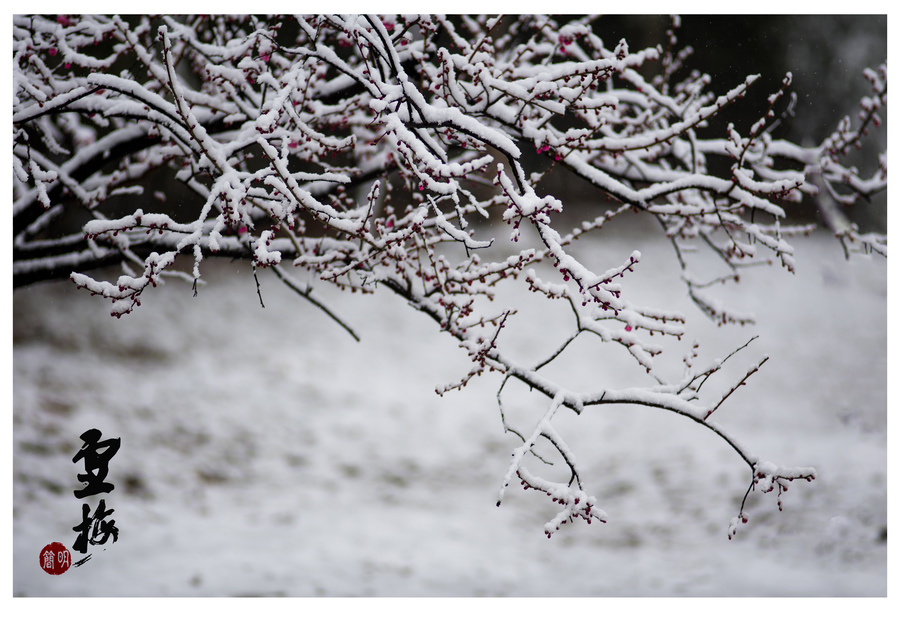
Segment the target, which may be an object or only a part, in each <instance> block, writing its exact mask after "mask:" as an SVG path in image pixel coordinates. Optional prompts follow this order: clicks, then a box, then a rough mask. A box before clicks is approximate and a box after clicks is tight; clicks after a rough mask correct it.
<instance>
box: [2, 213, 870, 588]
mask: <svg viewBox="0 0 900 636" xmlns="http://www.w3.org/2000/svg"><path fill="white" fill-rule="evenodd" d="M794 244H795V246H796V248H797V263H798V266H797V273H796V275H793V276H792V275H790V274H788V273H787V272H786V271H784V270H782V269H780V268H778V267H777V266H776V267H772V268H759V269H755V270H750V271H748V272H747V273H746V274H745V275H744V277H743V279H742V282H741V284H740V285H737V286H728V287H721V288H719V289H717V290H716V293H717V294H718V296H719V297H720V298H721V299H722V300H723V302H727V303H729V304H730V305H731V306H733V307H735V308H740V309H746V310H749V311H752V312H754V313H755V315H756V317H757V321H758V322H757V324H756V325H752V326H746V327H734V326H731V327H724V328H718V327H715V326H714V325H713V324H711V323H710V322H709V321H708V320H707V319H706V318H704V317H703V316H702V315H701V314H700V313H699V312H698V311H697V310H696V309H694V308H693V307H692V306H691V304H690V302H689V300H688V299H687V298H686V294H685V289H684V286H683V285H682V284H681V283H680V281H679V279H678V270H677V267H676V263H675V260H674V256H673V254H672V251H671V248H670V247H669V246H668V244H667V243H665V242H664V241H662V240H660V238H659V237H658V236H654V235H653V234H649V233H646V232H644V231H643V230H640V228H638V230H634V229H632V228H630V227H628V226H621V227H618V228H616V227H612V231H610V232H607V233H606V235H605V238H604V239H603V240H600V241H596V240H595V241H592V242H583V243H581V244H580V245H579V246H578V254H579V255H580V256H581V257H582V258H584V261H583V262H585V264H586V265H588V266H592V267H594V268H595V269H596V270H599V271H603V270H604V269H606V268H607V267H609V266H612V265H613V264H615V263H618V262H621V261H622V260H623V259H624V258H625V257H626V256H627V255H628V254H630V253H631V251H632V250H634V249H638V250H640V251H641V252H642V254H643V259H642V262H641V265H640V266H639V267H638V268H637V271H636V273H635V274H634V275H633V276H632V277H631V278H630V279H626V280H625V281H624V286H625V290H626V292H625V293H626V294H629V293H630V294H631V299H632V300H633V301H634V302H638V303H640V304H644V305H651V306H655V307H660V308H671V309H679V310H681V311H683V312H684V313H685V314H686V315H687V316H688V333H689V336H688V337H686V338H684V339H683V340H682V342H680V343H678V342H674V341H673V344H674V346H671V345H670V349H669V351H668V353H667V354H666V355H665V356H664V357H665V359H663V360H662V361H661V362H660V364H661V365H662V366H661V368H667V367H666V365H669V367H670V369H671V370H670V373H671V374H673V375H674V378H673V379H678V378H679V377H680V371H679V369H680V364H681V358H682V356H683V355H684V354H685V353H686V351H687V350H688V349H689V347H690V345H691V343H692V341H693V339H697V340H699V341H700V342H701V348H700V352H701V359H702V360H710V359H713V358H721V357H724V356H725V355H727V354H728V353H730V352H731V351H732V350H733V349H735V348H736V347H738V346H740V345H742V344H744V343H745V342H746V341H747V340H748V339H750V337H752V336H754V335H758V336H759V338H758V339H757V340H756V341H754V342H753V343H752V344H751V345H750V346H749V347H747V348H746V349H744V350H743V351H741V352H740V353H739V354H738V355H736V356H734V358H732V359H731V360H729V361H728V364H727V365H726V367H725V369H724V370H723V372H722V374H721V375H723V376H724V377H723V378H722V379H721V385H722V386H725V385H726V384H728V383H730V382H734V381H736V380H737V379H739V378H740V376H741V374H742V373H743V372H744V370H745V369H746V368H748V367H749V366H751V365H752V364H754V363H755V362H757V361H758V360H759V359H761V358H762V357H764V356H766V355H769V356H770V357H771V359H770V360H769V361H768V362H767V363H766V364H765V365H763V367H762V369H761V370H760V372H758V373H757V374H755V375H754V376H752V377H751V378H750V380H749V381H748V383H747V386H745V387H743V388H742V389H741V390H740V391H739V392H737V393H736V394H735V395H733V396H732V397H731V399H730V400H729V402H726V404H725V405H724V406H723V407H722V408H721V409H720V411H719V412H718V413H717V416H718V419H717V421H718V422H721V423H727V426H728V427H729V429H730V430H733V431H735V434H737V435H738V437H739V439H740V440H742V441H743V443H744V444H745V446H746V447H747V448H748V449H749V450H750V451H751V452H753V453H756V454H759V455H762V456H764V457H765V458H768V459H770V460H771V461H774V462H776V463H780V464H784V465H801V466H802V465H812V466H815V467H816V468H817V470H818V475H819V477H818V479H817V480H816V481H814V482H812V483H809V484H807V483H802V484H796V485H792V487H791V488H790V491H789V492H787V493H786V494H785V495H784V507H785V510H784V511H783V512H778V510H777V505H776V500H775V495H774V494H769V495H762V494H759V493H753V494H751V496H750V502H749V504H748V509H747V511H748V514H749V517H750V523H749V524H747V525H745V526H743V527H741V528H740V529H739V532H738V535H737V536H736V537H735V539H734V540H732V541H729V540H728V539H727V528H728V523H729V520H730V519H731V518H732V517H733V516H735V515H736V514H737V512H738V509H739V507H740V501H741V498H742V497H743V495H744V492H745V490H746V488H747V485H748V477H749V474H748V469H747V467H746V465H745V464H743V463H742V462H741V460H740V459H739V457H738V456H737V455H736V454H734V452H733V451H731V450H730V449H729V448H728V447H727V446H726V445H725V444H724V442H722V441H721V440H720V439H719V438H718V437H716V436H715V435H713V434H712V433H710V432H709V431H707V430H705V429H703V428H701V427H698V426H697V425H696V424H694V423H692V422H690V421H687V420H684V419H681V418H678V417H676V416H674V415H672V414H669V413H666V412H655V411H652V410H650V409H645V408H640V407H625V406H622V407H604V408H596V407H595V408H592V409H588V410H586V411H585V412H584V413H583V414H582V415H580V416H575V415H573V414H568V413H566V414H561V415H560V416H559V418H560V419H559V420H558V423H557V429H558V430H559V431H560V432H561V433H562V434H563V435H565V436H567V439H568V441H569V445H570V446H571V447H572V448H573V450H574V452H575V453H576V456H577V458H578V460H579V462H580V464H581V465H582V466H583V469H584V474H585V478H586V486H587V488H588V489H593V492H594V494H596V496H597V497H598V505H599V506H600V507H601V508H603V509H604V510H605V511H606V512H607V514H608V516H609V522H608V523H606V524H599V523H595V524H592V525H590V526H588V525H586V524H584V523H583V522H581V523H578V524H576V525H575V526H574V527H573V526H565V527H564V528H563V530H562V531H560V532H559V533H557V534H556V535H554V536H553V537H552V538H551V539H550V540H548V539H547V537H546V536H545V535H544V534H543V527H542V526H543V523H544V522H545V521H547V520H549V518H550V517H552V516H553V514H555V508H554V506H553V504H551V503H550V502H549V501H548V500H547V499H546V497H543V496H540V495H538V494H535V493H534V492H533V491H527V492H523V491H522V490H521V489H519V488H518V487H516V488H511V489H510V491H509V492H508V493H507V495H506V498H505V499H504V502H503V505H502V506H501V507H499V508H497V507H496V506H495V502H496V497H497V492H498V489H499V487H500V486H501V485H502V484H501V480H502V477H503V474H504V472H505V470H506V467H507V462H508V458H509V456H510V452H511V451H512V449H513V448H515V447H516V446H517V444H518V442H519V440H518V439H517V438H515V437H513V436H511V435H504V433H503V428H502V425H501V423H500V419H499V414H498V410H497V405H496V396H495V394H496V391H497V387H498V386H499V382H500V379H501V378H500V377H499V376H497V375H492V376H484V377H482V378H480V379H478V380H477V381H474V382H473V383H472V384H470V386H469V387H468V388H466V389H465V390H463V391H461V392H455V391H454V392H453V393H451V394H447V395H445V396H444V397H439V396H437V395H436V394H435V391H434V387H435V386H436V385H438V384H444V383H448V382H452V381H455V380H457V379H458V378H460V377H461V376H462V375H463V374H464V373H465V371H466V370H467V369H468V367H469V363H468V359H467V357H466V356H465V353H464V352H463V351H462V350H460V349H458V348H457V347H456V346H455V345H454V343H453V342H452V339H451V338H449V337H448V336H446V335H445V334H441V333H440V332H439V331H438V329H437V326H436V325H435V324H434V323H432V322H431V321H430V320H429V319H427V318H426V317H424V316H422V315H419V314H416V313H415V312H414V311H411V310H410V309H409V308H408V307H406V306H405V305H404V303H403V301H402V300H401V299H399V298H397V297H396V296H394V295H392V294H391V293H390V292H389V291H388V290H380V291H379V293H376V294H374V295H367V296H364V297H363V296H360V295H358V294H357V295H351V294H348V293H338V292H337V291H336V290H333V289H330V288H329V287H328V286H327V285H325V284H319V285H318V286H317V287H316V289H317V291H318V292H319V293H320V296H321V297H322V298H324V299H325V300H326V302H327V303H328V305H329V306H330V307H331V308H332V309H333V310H334V311H335V312H336V313H337V314H338V315H339V316H341V317H342V318H343V319H344V320H346V321H347V322H348V323H349V324H350V325H351V326H352V327H353V328H354V329H356V330H357V332H358V333H359V334H360V336H361V339H362V341H361V342H360V343H357V342H355V341H354V340H353V339H352V338H350V336H349V335H348V334H347V333H346V332H344V331H343V330H342V329H341V328H340V327H339V326H338V325H337V324H336V323H334V322H333V321H331V320H330V319H329V318H328V317H327V316H326V315H325V314H323V313H322V312H321V311H319V310H318V309H317V308H315V307H314V306H312V305H311V304H310V303H308V302H307V301H305V300H304V299H303V298H301V297H299V296H297V295H296V294H294V293H293V292H291V291H290V290H289V289H287V288H286V287H285V286H284V285H283V284H281V283H280V282H279V281H278V280H277V279H276V278H275V277H274V276H273V275H271V274H270V273H268V272H264V271H263V272H260V282H261V285H262V289H261V291H262V295H263V299H264V301H265V306H266V307H265V309H263V308H261V307H260V304H259V301H258V298H257V295H256V288H255V284H254V281H253V277H252V274H251V272H250V271H249V269H248V268H247V266H246V265H245V264H242V263H227V262H225V263H222V262H220V263H211V262H206V263H204V266H205V268H206V269H205V270H204V271H205V276H206V277H207V279H208V280H209V281H210V284H208V285H206V286H203V287H201V288H200V290H199V295H198V297H196V298H193V297H192V295H191V290H190V286H189V285H187V284H184V283H182V282H179V281H172V282H169V283H168V284H167V285H165V286H164V287H161V288H159V289H154V290H149V291H148V293H147V294H145V297H144V299H143V306H142V307H141V308H140V309H138V310H137V311H136V312H135V313H134V314H133V315H131V316H126V317H125V318H122V319H121V320H116V319H114V318H111V317H110V316H109V305H108V303H107V302H106V301H104V300H102V299H100V298H92V297H90V295H89V294H87V293H85V292H79V291H76V290H75V289H74V286H73V285H71V284H70V283H67V282H62V283H52V284H43V285H38V286H34V287H32V288H28V289H23V290H18V291H16V292H15V293H14V295H13V310H14V312H13V313H14V316H13V345H14V346H13V405H12V406H13V418H12V419H13V435H12V459H13V466H12V467H13V488H12V495H13V502H12V503H13V545H12V547H13V551H12V560H13V578H12V580H13V585H12V592H13V595H14V596H54V597H55V596H92V597H93V596H100V597H108V596H114V597H119V596H140V597H144V596H164V597H169V596H191V597H194V596H290V597H295V596H301V597H317V596H325V597H334V596H341V597H343V596H376V597H384V596H402V597H436V596H442V597H444V596H452V597H473V596H486V597H505V596H542V597H563V596H566V597H571V596H574V597H608V596H617V597H623V596H636V597H648V596H651V597H659V596H677V597H684V596H704V597H705V596H729V597H731V596H763V597H781V596H790V597H793V596H867V597H873V596H874V597H879V596H881V597H883V596H885V595H886V594H887V541H886V532H887V273H886V272H887V266H886V261H885V259H883V258H881V257H878V256H874V257H865V256H855V257H853V258H852V259H851V260H850V261H849V262H848V261H846V260H844V257H843V252H842V250H841V248H840V246H839V244H837V243H836V242H835V241H833V240H832V239H830V238H829V237H828V236H825V235H819V234H816V235H814V236H812V237H810V238H808V239H796V240H795V241H794ZM523 295H524V296H525V298H524V299H523ZM531 296H532V295H531V294H527V293H525V292H521V291H518V290H516V289H514V288H508V289H504V290H502V293H501V297H500V298H499V300H498V302H499V303H501V304H502V303H504V299H512V300H515V301H516V302H524V303H525V304H526V310H525V311H523V312H520V313H519V314H518V315H516V316H515V317H514V318H513V319H511V320H510V322H509V329H508V330H507V332H505V333H504V335H503V336H502V343H504V344H506V345H507V346H509V347H511V348H512V350H514V351H516V352H518V354H519V357H520V358H521V359H522V360H534V359H541V358H543V357H545V356H546V355H548V354H549V353H550V352H552V351H553V350H554V349H555V348H556V346H557V344H558V340H559V337H561V336H556V334H563V335H565V334H567V333H568V329H569V328H570V326H571V318H570V316H568V315H567V313H566V309H565V306H564V305H562V304H559V305H554V304H550V303H547V302H546V301H544V302H541V299H539V298H537V297H534V299H533V300H529V298H530V297H531ZM554 337H556V339H554ZM616 349H617V348H616V347H609V346H605V347H604V346H599V345H597V344H594V343H591V341H590V339H586V340H585V341H584V343H583V345H582V346H581V347H580V348H579V349H578V350H577V351H574V352H573V353H572V354H571V355H569V356H568V357H563V358H561V359H560V360H558V361H557V362H554V367H553V370H554V373H556V374H557V375H556V377H558V378H560V379H567V380H568V381H570V382H573V383H576V384H577V385H589V386H602V385H608V386H625V385H626V384H625V383H627V382H634V381H641V379H642V378H641V376H642V375H643V374H642V373H640V369H637V370H635V369H633V368H632V367H633V366H634V365H633V363H630V362H629V360H630V358H629V357H628V356H627V355H625V356H623V355H622V354H621V352H618V351H616ZM504 405H505V407H506V409H507V415H508V417H509V418H510V422H511V423H515V424H516V425H517V426H519V428H520V429H522V430H529V429H527V428H526V427H528V426H530V425H532V424H533V423H534V422H535V420H536V418H538V417H539V416H540V414H541V413H542V408H543V407H544V405H545V403H544V402H543V401H541V400H538V399H537V398H536V397H534V396H531V395H529V394H528V393H527V392H526V391H524V390H522V389H521V388H518V387H511V388H510V389H509V390H508V391H506V392H505V393H504ZM89 428H98V429H100V430H101V431H102V432H103V436H104V438H107V437H121V439H122V446H121V450H120V451H119V452H118V454H117V455H116V456H115V457H114V458H113V460H112V461H111V462H110V475H109V481H111V482H112V483H113V484H115V490H114V491H113V492H111V493H109V494H108V495H107V496H106V500H107V504H108V505H109V506H111V507H112V508H114V509H115V513H114V515H113V518H114V519H115V521H116V525H117V527H118V528H119V529H120V535H119V540H118V542H116V543H114V544H107V545H106V546H105V547H106V549H105V550H100V549H98V548H99V546H97V547H94V548H93V550H92V552H93V558H92V560H91V561H89V562H88V563H86V564H85V565H83V566H82V567H79V568H74V569H71V570H70V571H69V572H67V573H66V574H64V575H62V576H48V575H47V574H46V573H45V572H44V571H43V570H41V568H40V567H39V564H38V555H39V552H40V550H41V548H42V547H43V546H44V545H46V544H47V543H50V542H51V541H62V542H63V543H65V544H67V545H71V544H72V542H73V541H74V539H75V533H74V532H73V530H72V527H73V526H74V525H76V524H77V523H78V522H79V521H80V512H81V511H80V504H81V502H80V501H79V500H76V499H75V497H74V496H73V493H72V491H73V489H74V488H76V487H78V485H79V484H78V482H77V481H76V477H75V475H76V473H77V472H78V470H79V469H80V468H81V467H82V466H81V465H80V464H79V465H76V464H73V462H72V457H73V456H74V454H75V452H76V451H77V449H78V447H79V446H80V440H78V436H79V435H80V434H81V433H83V432H84V431H85V430H87V429H89Z"/></svg>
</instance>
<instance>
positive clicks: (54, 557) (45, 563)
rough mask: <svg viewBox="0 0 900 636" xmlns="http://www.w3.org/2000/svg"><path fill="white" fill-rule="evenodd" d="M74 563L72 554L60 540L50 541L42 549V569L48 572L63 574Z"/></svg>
mask: <svg viewBox="0 0 900 636" xmlns="http://www.w3.org/2000/svg"><path fill="white" fill-rule="evenodd" d="M71 565H72V554H71V553H70V552H69V549H68V548H67V547H66V546H64V545H63V544H62V543H60V542H58V541H54V542H53V543H48V544H47V545H45V546H44V549H43V550H41V569H43V570H44V572H46V573H47V574H53V575H57V574H62V573H63V572H65V571H66V570H68V569H69V566H71Z"/></svg>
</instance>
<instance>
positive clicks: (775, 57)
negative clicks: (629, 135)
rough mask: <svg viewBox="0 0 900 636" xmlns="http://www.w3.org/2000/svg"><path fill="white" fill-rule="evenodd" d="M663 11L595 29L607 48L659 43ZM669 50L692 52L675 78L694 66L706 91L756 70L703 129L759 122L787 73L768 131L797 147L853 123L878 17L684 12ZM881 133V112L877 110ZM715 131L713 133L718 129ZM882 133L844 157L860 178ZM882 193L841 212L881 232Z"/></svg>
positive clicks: (882, 20) (876, 56) (606, 21)
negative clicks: (743, 92) (788, 98)
mask: <svg viewBox="0 0 900 636" xmlns="http://www.w3.org/2000/svg"><path fill="white" fill-rule="evenodd" d="M671 25H672V19H671V17H669V16H653V15H645V16H615V15H611V16H603V17H601V18H600V19H598V20H597V21H596V22H595V23H594V30H595V32H596V33H597V34H598V35H600V36H601V37H602V38H603V39H604V43H605V44H606V46H607V47H610V46H614V45H615V43H616V42H618V41H619V40H620V39H622V38H625V39H626V40H627V42H628V45H629V49H630V50H631V51H636V50H639V49H643V48H647V47H653V46H656V45H657V44H661V45H663V47H665V45H666V42H667V41H668V35H667V31H668V30H669V29H670V28H671ZM675 33H676V37H677V44H676V47H675V48H676V50H679V49H682V48H684V47H685V46H690V47H691V48H692V49H693V53H692V54H691V55H690V57H688V58H687V59H686V61H685V63H684V69H683V70H682V75H684V76H686V75H687V74H688V73H689V72H690V71H691V70H694V69H696V70H698V71H700V72H701V73H705V74H707V75H709V76H710V78H711V80H712V82H711V84H710V90H712V91H714V92H715V93H716V94H721V93H724V92H726V91H728V90H730V89H731V88H733V87H734V86H736V85H737V84H739V83H740V82H742V81H743V80H744V79H745V78H746V77H747V75H753V74H757V73H758V74H761V75H762V77H761V78H760V79H759V81H758V82H757V83H756V84H755V85H754V86H753V87H751V89H750V91H749V92H748V94H747V98H746V99H743V100H740V101H739V102H737V103H735V104H733V105H732V106H730V107H729V109H728V110H727V111H725V113H723V115H725V117H723V118H718V121H714V122H711V124H710V132H713V131H716V132H719V131H722V132H724V130H725V126H726V125H727V124H728V123H729V122H733V123H734V124H735V126H736V127H737V128H738V130H742V131H747V130H749V128H750V126H752V125H753V123H754V122H755V121H756V120H757V119H759V117H760V116H761V114H762V113H763V109H764V108H765V106H766V101H765V100H766V98H767V97H768V96H769V95H770V94H772V93H774V92H775V91H776V90H778V88H779V86H780V85H781V82H782V80H783V79H784V76H785V74H786V73H787V72H790V73H791V74H792V76H793V80H792V84H791V90H792V91H794V92H795V93H796V94H797V104H796V106H795V108H794V117H792V118H788V119H786V120H785V121H784V122H783V123H782V124H781V125H780V126H779V127H778V129H776V131H775V132H774V134H776V135H777V136H779V137H781V138H784V139H787V140H789V141H792V142H794V143H797V144H802V145H817V144H819V143H821V141H822V140H823V139H824V138H825V137H826V136H828V135H829V134H830V133H831V132H833V131H834V129H835V128H836V126H837V125H838V122H840V120H841V119H842V118H843V117H844V116H847V115H849V116H850V117H851V122H852V123H854V124H855V123H856V120H855V117H856V111H857V106H858V104H859V100H860V99H861V98H862V97H865V96H869V95H871V87H870V84H869V82H868V81H867V80H866V79H865V78H864V77H863V75H862V73H863V70H864V69H866V68H871V69H873V70H874V69H877V68H878V66H879V65H881V64H883V63H885V61H886V60H887V16H885V15H685V16H681V26H680V27H679V28H678V29H677V30H676V32H675ZM880 116H881V117H882V120H883V121H884V122H885V126H884V127H883V129H884V130H886V124H887V113H886V112H885V111H884V110H882V111H881V112H880ZM719 134H721V132H719ZM886 144H887V138H886V135H884V134H880V135H874V136H871V137H869V138H868V139H867V140H866V142H865V143H864V144H863V147H862V149H861V150H860V151H859V153H858V154H857V155H853V154H851V155H850V156H849V157H848V161H849V162H851V163H852V164H853V165H857V166H859V168H860V171H861V173H862V175H863V176H869V175H871V174H872V172H873V171H874V170H875V169H876V168H877V165H878V164H877V156H878V153H879V152H883V151H884V150H885V149H886ZM886 199H887V197H886V196H879V197H877V198H876V199H875V200H873V201H872V202H871V203H861V204H859V205H857V206H856V209H853V210H846V212H847V215H848V217H849V218H850V219H851V220H852V221H853V222H855V223H857V224H859V225H860V229H861V230H863V231H879V232H885V231H886V230H887V219H886V214H887V202H886Z"/></svg>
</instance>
